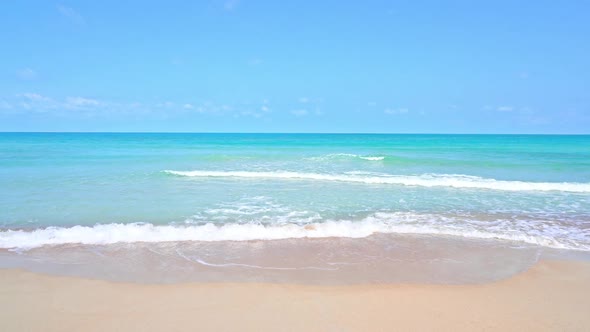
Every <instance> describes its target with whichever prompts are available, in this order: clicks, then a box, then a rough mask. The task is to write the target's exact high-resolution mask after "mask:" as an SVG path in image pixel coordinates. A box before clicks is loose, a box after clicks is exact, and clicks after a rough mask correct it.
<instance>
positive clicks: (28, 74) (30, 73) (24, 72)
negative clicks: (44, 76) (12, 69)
mask: <svg viewBox="0 0 590 332" xmlns="http://www.w3.org/2000/svg"><path fill="white" fill-rule="evenodd" d="M16 76H17V77H18V78H20V79H21V80H25V81H30V80H34V79H36V78H37V72H36V71H34V70H33V69H31V68H22V69H19V70H17V71H16Z"/></svg>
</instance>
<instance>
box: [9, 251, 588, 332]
mask: <svg viewBox="0 0 590 332" xmlns="http://www.w3.org/2000/svg"><path fill="white" fill-rule="evenodd" d="M589 294H590V263H582V262H566V261H543V262H540V263H538V264H536V265H535V266H533V267H532V268H531V269H529V270H528V271H526V272H524V273H521V274H519V275H516V276H514V277H511V278H509V279H506V280H502V281H499V282H494V283H490V284H483V285H461V286H445V285H384V284H379V285H351V286H309V285H283V284H250V283H231V284H222V283H219V284H212V283H190V284H172V285H146V284H129V283H113V282H107V281H101V280H89V279H82V278H71V277H58V276H48V275H40V274H34V273H30V272H25V271H20V270H8V269H4V270H0V326H1V327H0V329H1V330H3V331H265V330H266V331H269V330H272V331H395V330H437V331H480V330H502V331H507V330H511V331H547V330H553V331H588V330H590V296H589Z"/></svg>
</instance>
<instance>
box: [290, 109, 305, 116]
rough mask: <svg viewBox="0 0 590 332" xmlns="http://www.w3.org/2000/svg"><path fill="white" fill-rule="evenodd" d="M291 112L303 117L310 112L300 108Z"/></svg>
mask: <svg viewBox="0 0 590 332" xmlns="http://www.w3.org/2000/svg"><path fill="white" fill-rule="evenodd" d="M291 114H293V115H295V116H296V117H302V116H306V115H307V114H309V112H308V111H307V110H306V109H298V110H293V111H291Z"/></svg>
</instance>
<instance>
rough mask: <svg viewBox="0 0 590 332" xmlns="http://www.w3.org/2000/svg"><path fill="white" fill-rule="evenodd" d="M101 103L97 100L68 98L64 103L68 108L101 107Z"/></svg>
mask: <svg viewBox="0 0 590 332" xmlns="http://www.w3.org/2000/svg"><path fill="white" fill-rule="evenodd" d="M100 104H101V103H100V102H99V101H98V100H96V99H91V98H84V97H67V98H66V100H65V103H64V106H65V107H66V108H83V107H94V106H99V105H100Z"/></svg>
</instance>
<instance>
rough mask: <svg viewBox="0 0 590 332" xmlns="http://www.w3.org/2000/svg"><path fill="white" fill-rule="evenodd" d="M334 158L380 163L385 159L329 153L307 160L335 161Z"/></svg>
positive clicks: (381, 157)
mask: <svg viewBox="0 0 590 332" xmlns="http://www.w3.org/2000/svg"><path fill="white" fill-rule="evenodd" d="M335 158H358V159H363V160H369V161H381V160H384V159H385V157H383V156H361V155H358V154H353V153H331V154H328V155H325V156H321V157H312V158H308V159H309V160H328V159H335Z"/></svg>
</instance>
